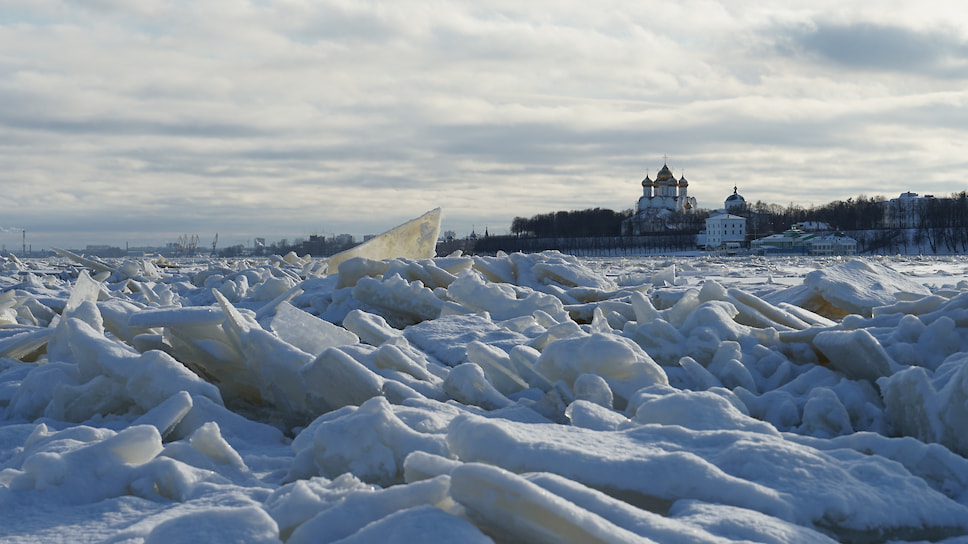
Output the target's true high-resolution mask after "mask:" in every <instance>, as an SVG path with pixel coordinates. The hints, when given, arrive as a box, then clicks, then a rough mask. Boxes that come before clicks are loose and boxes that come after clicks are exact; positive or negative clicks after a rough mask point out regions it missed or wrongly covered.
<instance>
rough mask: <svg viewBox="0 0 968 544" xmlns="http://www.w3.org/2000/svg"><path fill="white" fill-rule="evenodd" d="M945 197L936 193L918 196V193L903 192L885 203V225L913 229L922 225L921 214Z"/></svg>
mask: <svg viewBox="0 0 968 544" xmlns="http://www.w3.org/2000/svg"><path fill="white" fill-rule="evenodd" d="M939 200H945V199H939V198H935V197H934V195H924V196H918V194H917V193H912V192H907V193H901V194H900V196H898V197H897V198H892V199H890V200H888V201H887V202H885V203H884V225H885V226H886V227H887V228H891V229H913V228H918V227H920V226H921V214H922V213H924V212H926V211H927V210H926V208H927V207H928V206H930V205H931V204H933V203H935V202H937V201H939Z"/></svg>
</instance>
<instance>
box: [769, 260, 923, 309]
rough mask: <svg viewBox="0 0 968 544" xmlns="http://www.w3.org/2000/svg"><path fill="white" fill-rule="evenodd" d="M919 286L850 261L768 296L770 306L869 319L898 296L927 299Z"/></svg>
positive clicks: (869, 263)
mask: <svg viewBox="0 0 968 544" xmlns="http://www.w3.org/2000/svg"><path fill="white" fill-rule="evenodd" d="M930 294H931V292H930V291H929V290H928V289H927V288H926V287H925V286H924V285H922V284H920V283H918V282H916V281H914V280H912V279H909V278H907V277H905V276H903V275H901V274H900V273H898V272H897V271H895V270H893V269H891V268H890V267H887V266H885V265H883V264H879V263H876V262H873V261H871V260H867V259H862V258H854V259H851V260H850V261H847V262H845V263H842V264H838V265H834V266H830V267H827V268H822V269H820V270H815V271H813V272H810V273H809V274H807V275H806V276H805V277H804V278H803V284H802V285H800V286H797V287H791V288H789V289H787V290H785V291H780V292H777V293H775V294H773V295H769V296H767V297H766V299H767V300H768V301H770V302H773V303H779V302H785V303H788V304H793V305H795V306H801V307H803V308H806V309H808V310H810V311H813V312H816V313H819V314H821V315H824V316H826V317H832V318H840V317H843V316H845V315H847V314H860V315H863V316H870V315H871V313H872V310H873V308H874V307H877V306H884V305H888V304H894V303H895V302H897V300H898V296H914V297H917V298H920V297H924V296H927V295H930Z"/></svg>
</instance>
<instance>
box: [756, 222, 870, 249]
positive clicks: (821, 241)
mask: <svg viewBox="0 0 968 544" xmlns="http://www.w3.org/2000/svg"><path fill="white" fill-rule="evenodd" d="M750 247H751V248H752V250H753V252H754V253H757V254H760V255H768V254H771V253H787V254H789V253H793V254H800V255H856V254H857V241H856V240H854V239H853V238H850V237H849V236H844V235H843V234H841V233H828V234H819V233H808V232H805V231H804V230H803V229H801V228H800V225H793V226H791V227H790V228H789V229H787V230H786V231H785V232H783V233H781V234H771V235H770V236H765V237H763V238H760V239H757V240H753V241H752V242H751V243H750Z"/></svg>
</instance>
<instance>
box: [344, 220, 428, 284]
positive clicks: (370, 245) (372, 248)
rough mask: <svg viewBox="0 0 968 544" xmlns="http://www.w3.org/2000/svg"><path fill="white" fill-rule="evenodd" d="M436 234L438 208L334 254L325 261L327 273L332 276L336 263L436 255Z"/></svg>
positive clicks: (419, 257) (421, 257) (420, 257)
mask: <svg viewBox="0 0 968 544" xmlns="http://www.w3.org/2000/svg"><path fill="white" fill-rule="evenodd" d="M439 234H440V208H436V209H433V210H431V211H429V212H427V213H425V214H423V215H421V216H420V217H418V218H416V219H413V220H410V221H408V222H406V223H404V224H402V225H400V226H398V227H396V228H393V229H391V230H388V231H387V232H384V233H383V234H380V235H379V236H376V237H375V238H371V239H369V240H367V241H366V242H363V243H362V244H360V245H358V246H356V247H354V248H351V249H348V250H346V251H343V252H341V253H337V254H336V255H333V256H332V257H329V258H328V259H326V260H327V262H328V264H329V271H330V272H331V273H332V272H336V271H337V270H338V269H339V265H340V263H342V262H343V261H346V260H348V259H352V258H353V257H366V258H368V259H376V260H382V259H393V258H395V257H407V258H410V259H427V258H430V257H433V256H434V255H435V254H436V248H437V236H438V235H439Z"/></svg>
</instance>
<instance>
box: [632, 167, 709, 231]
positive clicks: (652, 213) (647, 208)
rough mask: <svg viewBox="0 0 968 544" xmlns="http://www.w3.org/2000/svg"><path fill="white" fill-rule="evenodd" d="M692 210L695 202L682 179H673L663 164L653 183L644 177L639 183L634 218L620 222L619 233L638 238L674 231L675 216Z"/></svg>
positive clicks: (686, 183)
mask: <svg viewBox="0 0 968 544" xmlns="http://www.w3.org/2000/svg"><path fill="white" fill-rule="evenodd" d="M695 209H696V199H695V197H691V196H689V182H688V181H686V176H684V175H683V176H680V178H679V179H678V180H677V179H676V177H675V176H674V175H673V174H672V170H670V169H669V165H668V164H663V165H662V169H661V170H659V172H658V174H656V176H655V180H652V179H651V178H650V177H649V175H648V174H646V176H645V179H644V180H642V196H641V197H639V200H638V203H637V204H636V209H635V215H633V216H632V217H630V218H628V219H626V220H625V221H624V222H623V223H622V233H623V234H630V235H638V234H643V233H647V232H661V231H665V230H674V229H675V228H676V227H677V225H678V223H679V221H678V220H677V216H681V215H684V214H689V213H692V211H693V210H695Z"/></svg>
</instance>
